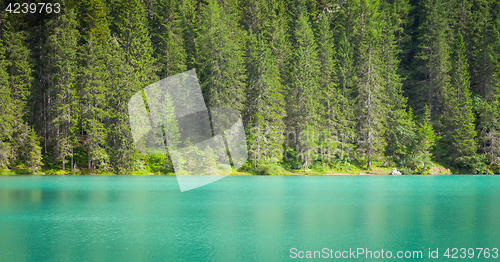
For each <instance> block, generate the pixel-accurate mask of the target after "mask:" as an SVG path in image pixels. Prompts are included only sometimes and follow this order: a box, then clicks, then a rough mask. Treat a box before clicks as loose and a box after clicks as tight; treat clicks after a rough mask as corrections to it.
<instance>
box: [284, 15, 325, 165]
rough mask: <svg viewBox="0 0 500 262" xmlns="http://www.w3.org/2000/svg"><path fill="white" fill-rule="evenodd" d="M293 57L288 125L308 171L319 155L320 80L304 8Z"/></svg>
mask: <svg viewBox="0 0 500 262" xmlns="http://www.w3.org/2000/svg"><path fill="white" fill-rule="evenodd" d="M294 33H295V34H294V39H295V41H294V43H293V49H294V50H295V51H294V54H293V57H292V61H291V65H290V73H289V86H288V88H289V90H288V97H287V120H286V123H287V126H288V129H289V131H293V132H294V133H295V135H296V138H295V141H292V143H294V145H293V146H295V150H296V154H297V156H298V161H299V164H300V165H301V166H302V167H303V169H304V170H305V169H306V168H307V166H308V165H309V164H311V163H312V162H313V160H314V158H315V156H316V153H317V139H316V136H317V130H318V129H317V127H318V120H319V116H318V113H319V112H321V109H320V106H321V104H320V103H319V101H318V100H317V98H318V97H319V96H320V92H319V88H318V78H319V76H320V63H319V60H318V53H317V45H316V43H315V39H314V34H313V30H312V28H311V25H310V23H309V21H308V18H307V14H306V10H305V6H301V7H300V9H299V15H298V20H297V23H296V27H295V30H294Z"/></svg>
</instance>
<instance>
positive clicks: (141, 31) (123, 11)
mask: <svg viewBox="0 0 500 262" xmlns="http://www.w3.org/2000/svg"><path fill="white" fill-rule="evenodd" d="M113 9H116V10H114V11H113V13H114V24H113V27H112V29H113V30H112V33H115V32H116V36H117V39H118V42H119V43H120V46H121V47H122V49H123V52H124V54H125V61H126V63H127V64H129V65H130V66H131V67H132V68H133V70H134V77H135V80H136V81H137V84H136V85H137V90H139V89H140V88H143V87H146V86H147V85H149V84H150V83H152V82H155V81H156V79H157V77H156V75H155V74H156V69H155V67H154V63H155V62H154V60H155V59H154V58H153V48H152V46H151V39H150V37H149V32H148V28H147V20H146V10H145V8H144V5H143V2H142V1H141V0H120V1H119V3H118V4H117V6H116V8H113Z"/></svg>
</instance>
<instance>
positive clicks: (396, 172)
mask: <svg viewBox="0 0 500 262" xmlns="http://www.w3.org/2000/svg"><path fill="white" fill-rule="evenodd" d="M389 175H391V176H400V175H401V172H399V171H398V170H397V169H396V168H393V169H392V171H391V173H390V174H389Z"/></svg>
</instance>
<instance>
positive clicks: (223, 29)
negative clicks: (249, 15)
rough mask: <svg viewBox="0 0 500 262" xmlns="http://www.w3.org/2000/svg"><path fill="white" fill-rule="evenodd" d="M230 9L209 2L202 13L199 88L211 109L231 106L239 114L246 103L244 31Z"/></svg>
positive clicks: (215, 1) (215, 0)
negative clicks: (238, 111)
mask: <svg viewBox="0 0 500 262" xmlns="http://www.w3.org/2000/svg"><path fill="white" fill-rule="evenodd" d="M234 8H235V7H233V8H231V6H226V7H225V8H222V7H221V5H220V3H219V2H218V1H217V0H210V1H208V3H207V4H206V5H205V6H204V7H203V9H202V14H201V25H200V31H199V33H200V36H199V38H198V40H197V43H198V44H199V46H198V50H199V61H198V62H199V68H200V71H199V72H198V75H199V76H200V82H201V87H202V90H203V93H204V96H205V99H206V100H207V102H208V105H209V106H211V107H232V108H235V109H238V110H240V111H242V110H243V108H244V102H245V95H244V93H245V81H246V75H245V66H244V60H243V59H244V39H243V32H242V31H241V29H240V28H239V25H238V23H237V21H238V18H237V14H235V13H231V11H234Z"/></svg>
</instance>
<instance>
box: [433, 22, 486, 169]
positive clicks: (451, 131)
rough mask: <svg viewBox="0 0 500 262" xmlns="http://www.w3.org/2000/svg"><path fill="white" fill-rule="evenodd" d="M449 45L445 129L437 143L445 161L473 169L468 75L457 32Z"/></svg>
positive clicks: (459, 35) (472, 126) (471, 116)
mask: <svg viewBox="0 0 500 262" xmlns="http://www.w3.org/2000/svg"><path fill="white" fill-rule="evenodd" d="M455 38H456V40H455V45H454V47H453V56H452V70H451V86H450V88H449V91H448V92H447V94H446V95H447V97H446V98H447V99H446V107H445V108H446V114H445V115H444V121H443V122H444V124H445V127H446V129H445V131H444V134H443V138H442V139H441V141H440V145H441V146H442V148H443V150H444V154H443V157H445V158H446V161H447V162H448V163H451V164H454V165H457V166H458V167H459V168H462V169H467V170H468V171H472V172H477V170H473V167H474V166H475V165H477V164H478V163H475V162H476V161H477V160H476V159H475V158H474V157H475V156H476V150H477V144H476V141H475V140H474V138H475V136H476V131H475V126H474V114H473V112H472V98H471V92H470V80H469V79H470V77H469V72H468V71H467V69H468V67H469V65H468V63H467V57H466V49H465V43H464V40H463V38H462V34H461V33H460V32H458V33H457V35H456V37H455Z"/></svg>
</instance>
